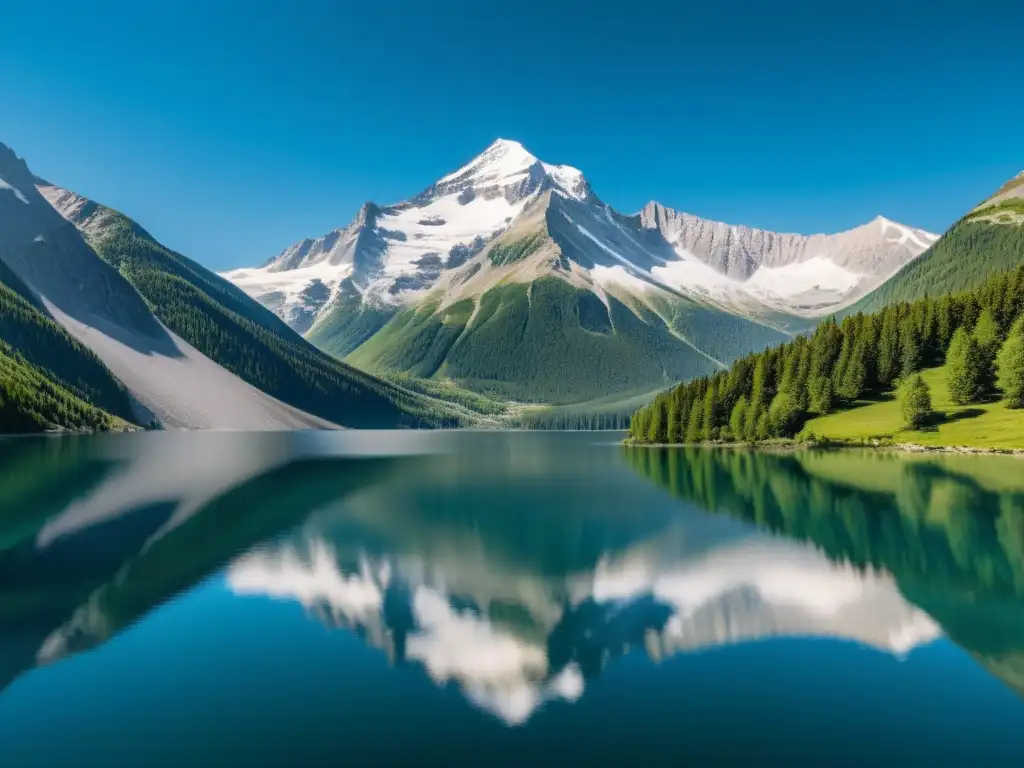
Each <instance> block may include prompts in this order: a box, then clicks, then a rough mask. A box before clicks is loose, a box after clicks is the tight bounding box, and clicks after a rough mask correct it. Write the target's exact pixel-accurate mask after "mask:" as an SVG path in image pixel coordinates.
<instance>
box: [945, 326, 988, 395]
mask: <svg viewBox="0 0 1024 768" xmlns="http://www.w3.org/2000/svg"><path fill="white" fill-rule="evenodd" d="M946 367H947V373H948V376H949V396H950V398H952V400H953V402H954V403H957V404H958V405H966V404H967V403H973V402H976V401H977V400H979V399H980V398H981V396H982V395H984V394H985V375H986V371H985V360H984V357H983V354H982V351H981V347H980V346H978V341H977V339H975V338H974V336H972V335H971V334H969V333H968V332H967V331H966V330H964V329H963V328H957V330H956V333H954V334H953V340H952V341H951V342H950V344H949V351H948V352H947V353H946Z"/></svg>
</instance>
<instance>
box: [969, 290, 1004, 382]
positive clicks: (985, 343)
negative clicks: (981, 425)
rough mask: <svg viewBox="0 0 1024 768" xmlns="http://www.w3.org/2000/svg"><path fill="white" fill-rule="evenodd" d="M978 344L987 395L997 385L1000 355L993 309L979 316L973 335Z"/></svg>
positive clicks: (984, 311) (986, 310)
mask: <svg viewBox="0 0 1024 768" xmlns="http://www.w3.org/2000/svg"><path fill="white" fill-rule="evenodd" d="M972 335H973V336H974V338H975V339H976V340H977V342H978V347H979V349H980V351H981V358H982V387H983V390H984V392H985V393H986V394H987V393H989V392H991V391H992V388H993V387H994V386H995V383H996V355H997V354H999V346H1000V341H1001V339H1000V333H999V326H998V325H997V324H996V319H995V316H994V315H993V314H992V310H991V309H985V310H983V311H982V313H981V315H979V316H978V322H976V323H975V324H974V332H973V334H972Z"/></svg>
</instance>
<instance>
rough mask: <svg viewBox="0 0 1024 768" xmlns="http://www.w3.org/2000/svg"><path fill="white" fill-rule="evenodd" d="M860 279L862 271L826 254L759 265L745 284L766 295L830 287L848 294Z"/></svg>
mask: <svg viewBox="0 0 1024 768" xmlns="http://www.w3.org/2000/svg"><path fill="white" fill-rule="evenodd" d="M859 282H860V275H857V274H855V273H853V272H851V271H850V270H848V269H844V268H843V267H840V266H839V265H838V264H834V263H832V262H831V261H829V260H828V259H826V258H825V257H823V256H815V257H813V258H811V259H808V260H807V261H798V262H795V263H793V264H786V265H784V266H781V267H758V269H757V271H756V272H755V273H754V274H753V276H751V278H750V279H749V280H747V282H746V283H744V284H743V287H744V288H746V289H747V290H748V291H752V292H754V293H756V294H758V295H760V296H764V297H777V298H780V299H783V300H785V299H792V298H796V297H798V296H800V295H801V294H805V293H808V292H810V291H816V290H821V291H830V292H832V293H834V294H835V295H837V296H844V295H846V294H848V293H849V292H850V291H852V290H853V289H854V288H855V287H856V286H857V284H858V283H859Z"/></svg>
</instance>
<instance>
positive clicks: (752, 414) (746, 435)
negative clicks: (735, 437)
mask: <svg viewBox="0 0 1024 768" xmlns="http://www.w3.org/2000/svg"><path fill="white" fill-rule="evenodd" d="M761 413H762V409H761V406H760V405H759V404H758V403H757V402H755V401H753V400H751V401H750V405H749V406H748V407H747V416H746V418H745V419H744V420H743V427H744V431H743V439H744V440H746V441H747V442H748V443H752V442H754V441H755V440H758V439H759V438H758V436H757V425H758V423H759V419H760V418H761Z"/></svg>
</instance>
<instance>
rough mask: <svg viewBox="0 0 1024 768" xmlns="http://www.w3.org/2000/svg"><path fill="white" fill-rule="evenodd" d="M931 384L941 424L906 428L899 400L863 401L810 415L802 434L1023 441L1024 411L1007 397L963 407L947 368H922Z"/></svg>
mask: <svg viewBox="0 0 1024 768" xmlns="http://www.w3.org/2000/svg"><path fill="white" fill-rule="evenodd" d="M922 376H923V377H924V380H925V382H927V384H928V385H929V387H931V393H932V407H933V408H934V409H935V410H936V411H937V412H938V413H941V414H942V420H941V422H940V423H938V424H936V425H934V426H931V427H928V428H926V429H924V430H910V429H904V428H903V416H902V414H901V412H900V404H899V401H898V400H897V399H896V398H895V397H892V398H891V399H888V400H884V401H881V402H858V403H857V404H856V405H854V406H853V407H851V408H848V409H846V410H843V411H839V412H837V413H831V414H829V415H828V416H819V417H818V418H815V419H811V420H810V421H808V422H807V424H806V425H805V426H804V429H803V432H802V433H801V435H802V436H803V437H806V436H808V435H811V434H813V435H816V436H817V437H828V438H832V439H836V440H869V439H872V438H881V439H891V440H895V441H896V442H899V443H918V444H920V445H932V446H942V445H955V446H968V447H974V448H1020V447H1021V446H1024V412H1022V411H1019V410H1010V409H1008V408H1006V406H1005V405H1003V403H1002V402H990V403H980V404H971V405H963V406H959V405H956V404H954V403H953V401H952V400H951V399H950V397H949V387H948V384H947V371H946V367H945V366H942V367H940V368H932V369H930V370H926V371H924V372H923V374H922Z"/></svg>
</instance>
